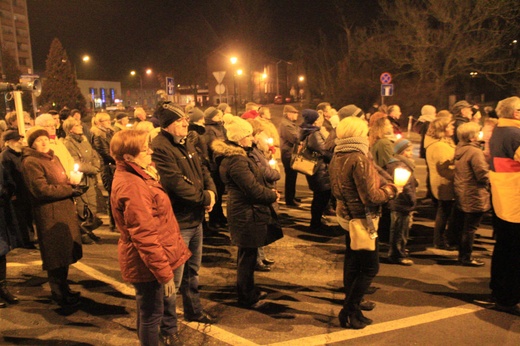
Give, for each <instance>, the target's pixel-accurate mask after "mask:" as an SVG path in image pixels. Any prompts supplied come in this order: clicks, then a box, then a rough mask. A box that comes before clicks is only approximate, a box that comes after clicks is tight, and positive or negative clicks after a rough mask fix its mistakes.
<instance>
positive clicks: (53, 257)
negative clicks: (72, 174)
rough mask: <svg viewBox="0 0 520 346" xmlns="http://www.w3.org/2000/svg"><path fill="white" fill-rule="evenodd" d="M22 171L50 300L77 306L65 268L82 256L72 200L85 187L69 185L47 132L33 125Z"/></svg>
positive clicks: (76, 296) (77, 296) (27, 135)
mask: <svg viewBox="0 0 520 346" xmlns="http://www.w3.org/2000/svg"><path fill="white" fill-rule="evenodd" d="M26 138H27V144H28V147H25V148H23V154H22V157H23V158H22V171H23V175H24V179H25V182H26V184H27V187H28V189H29V192H30V197H31V201H32V205H33V212H34V221H35V224H36V232H37V234H38V243H39V245H40V251H41V257H42V266H43V270H46V271H47V274H48V277H49V285H50V287H51V294H52V299H53V300H54V301H55V302H57V303H58V304H59V305H62V306H75V305H77V304H79V296H80V293H79V292H75V291H72V290H71V289H70V287H69V284H68V283H67V277H68V272H69V265H70V264H72V263H75V262H77V261H78V260H79V259H81V257H82V256H83V251H82V247H81V235H80V231H79V223H78V218H77V216H76V209H75V207H74V201H73V199H72V198H73V197H77V196H80V195H82V194H83V193H85V191H86V188H84V187H81V186H73V185H72V184H71V182H70V180H69V178H68V177H67V174H66V173H65V169H64V168H63V165H62V164H61V162H60V160H59V159H58V157H57V156H55V155H54V152H53V150H52V149H51V148H50V143H49V142H50V140H49V133H48V132H47V131H46V130H45V129H44V128H42V127H39V126H35V127H33V128H31V129H30V130H29V131H27V133H26Z"/></svg>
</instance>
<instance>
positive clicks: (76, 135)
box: [69, 133, 83, 143]
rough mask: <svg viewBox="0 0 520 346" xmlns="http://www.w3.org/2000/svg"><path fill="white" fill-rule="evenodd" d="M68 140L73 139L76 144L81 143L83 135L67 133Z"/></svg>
mask: <svg viewBox="0 0 520 346" xmlns="http://www.w3.org/2000/svg"><path fill="white" fill-rule="evenodd" d="M69 136H70V138H72V139H74V140H75V141H76V142H78V143H81V142H82V141H83V135H78V134H75V133H69Z"/></svg>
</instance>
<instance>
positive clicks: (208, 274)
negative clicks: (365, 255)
mask: <svg viewBox="0 0 520 346" xmlns="http://www.w3.org/2000/svg"><path fill="white" fill-rule="evenodd" d="M280 109H281V108H280ZM419 165H420V163H419ZM419 179H421V177H420V176H419ZM282 181H283V178H282ZM279 189H282V190H283V186H282V184H280V186H279ZM297 195H298V196H300V197H302V198H303V201H304V203H303V205H302V208H299V209H289V208H286V207H285V206H284V204H283V202H281V203H280V209H279V214H280V216H281V218H282V220H283V223H284V232H285V236H284V238H283V239H281V240H280V241H278V242H276V243H274V244H272V245H270V246H269V247H268V248H267V253H268V255H269V257H271V258H273V259H274V260H276V263H275V264H274V265H273V269H272V271H271V272H268V273H256V283H257V285H258V286H259V287H261V288H262V289H263V290H265V291H267V292H268V293H269V295H268V297H267V299H266V301H267V304H266V305H265V306H264V307H263V308H262V309H261V310H258V311H252V310H246V309H242V308H240V307H238V306H237V304H236V296H235V292H234V287H235V280H236V248H235V247H234V246H232V245H231V244H230V240H229V234H228V233H227V232H226V231H222V232H219V233H218V234H212V235H208V236H207V237H206V238H205V241H204V251H203V265H202V268H201V271H200V285H201V294H202V300H203V304H204V306H205V308H206V309H207V310H208V311H209V312H210V313H212V314H213V315H215V316H217V318H218V323H217V324H215V325H212V326H205V325H199V324H197V323H185V322H184V321H183V320H182V310H181V309H180V310H179V314H180V321H181V324H180V330H181V338H182V339H183V340H184V341H185V344H186V345H267V344H269V345H325V344H327V345H350V344H356V345H397V344H399V345H446V344H450V345H519V344H520V318H518V317H514V316H512V315H508V314H505V313H501V312H497V311H495V310H493V309H489V306H487V305H486V304H485V303H484V301H485V300H486V299H487V298H488V296H489V293H490V292H489V288H488V285H489V268H490V257H489V255H490V253H491V251H492V248H493V240H492V238H491V228H490V226H489V219H486V220H485V222H484V224H483V225H482V227H481V228H480V229H479V231H478V234H479V235H480V237H479V238H478V239H477V241H476V243H475V252H474V254H475V256H476V257H480V258H482V259H483V260H484V262H485V263H486V265H485V266H484V267H481V268H468V267H461V266H458V265H456V261H455V260H456V258H457V253H456V252H448V251H443V250H436V249H433V248H431V242H432V232H433V230H432V226H433V221H432V217H433V214H434V211H433V208H432V207H431V206H430V205H429V204H428V203H425V204H421V205H420V206H419V207H418V210H417V215H416V217H415V224H414V226H413V228H412V231H411V240H410V242H409V249H410V253H411V258H412V259H413V260H414V262H415V265H414V266H411V267H403V266H399V265H392V264H388V263H387V262H386V251H387V249H388V247H387V246H386V245H385V244H381V248H380V258H381V268H380V272H379V274H378V276H377V277H376V278H375V280H374V284H373V285H374V286H376V287H377V288H378V289H377V291H376V292H375V293H374V294H372V295H370V296H367V298H368V299H370V300H372V301H374V302H376V304H377V307H376V308H375V309H374V310H373V311H371V312H367V313H366V316H368V317H370V318H372V319H373V320H374V324H373V325H371V326H368V327H366V328H365V329H362V330H350V329H342V328H340V326H339V323H338V320H337V314H338V312H339V310H340V309H341V303H342V299H343V294H342V293H341V287H342V275H343V274H342V273H343V254H344V237H345V235H344V233H343V232H342V231H341V230H339V229H336V230H334V231H331V232H329V233H327V234H315V233H310V232H309V231H308V229H307V225H308V223H309V219H310V201H311V194H310V192H309V191H308V189H307V186H306V181H305V179H304V177H303V176H299V178H298V193H297ZM426 202H427V201H426ZM329 222H331V224H334V220H332V218H331V219H330V220H329ZM105 223H106V218H105ZM96 233H97V234H98V235H100V236H101V237H102V239H103V240H102V242H101V243H99V244H94V245H89V246H84V257H83V259H82V260H81V261H80V262H79V263H77V264H75V265H73V266H72V267H71V270H70V275H69V280H70V284H71V286H72V288H73V289H75V290H79V291H80V292H81V293H82V304H81V305H80V306H79V307H78V308H75V309H64V308H60V307H58V306H57V305H55V304H53V303H52V302H51V300H50V290H49V286H48V284H47V283H46V281H47V280H46V275H45V273H44V272H43V271H42V270H41V261H40V256H39V252H38V251H36V250H25V249H16V250H14V251H12V252H11V253H9V254H8V256H7V259H8V269H7V271H8V273H7V276H8V281H9V285H10V289H11V290H12V291H13V293H16V294H17V295H18V296H19V297H20V299H21V302H20V303H19V304H17V305H11V306H9V307H8V308H6V309H0V331H1V336H2V338H0V344H2V345H138V341H137V336H136V329H135V324H136V307H135V299H134V296H133V294H134V291H133V288H132V286H131V285H128V284H126V283H124V282H123V281H122V280H121V275H120V272H119V266H118V262H117V240H118V234H117V233H112V232H110V231H109V230H108V227H106V226H103V227H102V228H101V229H100V230H98V231H96ZM178 307H180V308H182V303H181V302H180V301H179V304H178Z"/></svg>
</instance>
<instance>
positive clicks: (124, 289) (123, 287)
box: [72, 262, 135, 296]
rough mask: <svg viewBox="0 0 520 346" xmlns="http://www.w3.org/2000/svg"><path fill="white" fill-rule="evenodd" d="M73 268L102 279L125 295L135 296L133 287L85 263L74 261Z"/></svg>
mask: <svg viewBox="0 0 520 346" xmlns="http://www.w3.org/2000/svg"><path fill="white" fill-rule="evenodd" d="M72 266H73V267H74V268H76V269H78V270H80V271H82V272H83V273H85V274H87V275H88V276H91V277H93V278H95V279H98V280H100V281H103V282H105V283H107V284H109V285H111V286H112V287H114V288H115V289H116V290H118V291H119V292H121V293H123V294H125V295H127V296H135V289H134V288H133V287H130V286H128V285H127V284H125V283H123V282H120V281H118V280H116V279H114V278H112V277H110V276H108V275H105V274H103V273H102V272H100V271H98V270H96V269H94V268H92V267H90V266H88V265H86V264H83V263H81V262H76V263H74V264H73V265H72Z"/></svg>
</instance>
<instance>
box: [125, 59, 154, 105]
mask: <svg viewBox="0 0 520 346" xmlns="http://www.w3.org/2000/svg"><path fill="white" fill-rule="evenodd" d="M145 73H146V74H147V75H151V74H152V69H151V68H148V69H146V71H145ZM130 75H131V76H132V77H135V76H137V77H138V78H139V103H140V104H141V105H142V104H143V102H142V98H143V77H142V76H141V74H139V73H137V72H136V71H135V70H132V71H130Z"/></svg>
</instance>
